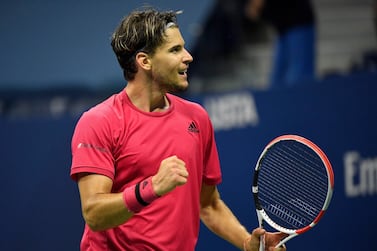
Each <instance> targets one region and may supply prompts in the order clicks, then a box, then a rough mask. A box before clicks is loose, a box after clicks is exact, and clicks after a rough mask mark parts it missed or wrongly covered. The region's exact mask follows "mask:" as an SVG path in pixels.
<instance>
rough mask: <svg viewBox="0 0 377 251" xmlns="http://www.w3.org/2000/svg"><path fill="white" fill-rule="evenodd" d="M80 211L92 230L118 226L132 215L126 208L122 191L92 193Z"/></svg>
mask: <svg viewBox="0 0 377 251" xmlns="http://www.w3.org/2000/svg"><path fill="white" fill-rule="evenodd" d="M82 211H83V216H84V219H85V222H86V223H87V224H88V226H89V227H90V229H92V230H93V231H102V230H106V229H109V228H113V227H116V226H119V225H121V224H123V223H124V222H126V221H127V220H128V219H129V218H131V217H132V215H133V213H132V212H130V211H129V210H128V209H127V208H126V205H125V203H124V200H123V194H122V193H109V194H95V195H92V196H91V197H90V198H88V200H87V201H86V203H85V207H83V209H82Z"/></svg>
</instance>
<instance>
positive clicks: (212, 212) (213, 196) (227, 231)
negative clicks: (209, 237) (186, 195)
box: [200, 184, 286, 251]
mask: <svg viewBox="0 0 377 251" xmlns="http://www.w3.org/2000/svg"><path fill="white" fill-rule="evenodd" d="M200 205H201V208H200V218H201V220H202V222H203V223H204V224H205V225H206V226H207V227H208V228H209V229H210V230H211V231H212V232H214V233H215V234H217V235H218V236H220V237H222V238H223V239H225V240H227V241H228V242H230V243H232V244H233V245H234V246H236V247H238V248H239V249H241V250H247V251H251V250H252V251H258V250H259V240H260V236H262V235H265V238H266V243H265V244H266V246H265V248H266V250H276V251H285V250H286V249H285V247H281V248H277V249H275V248H274V247H275V246H276V245H277V244H278V243H279V241H280V239H282V238H283V237H285V236H286V234H283V233H268V232H266V231H265V230H264V229H261V228H256V229H254V230H253V232H252V233H251V234H250V233H249V232H248V231H247V230H246V229H245V227H244V226H242V225H241V223H240V222H239V221H238V220H237V218H236V217H235V216H234V214H233V213H232V212H231V210H230V209H229V208H228V206H227V205H226V204H225V203H224V202H223V201H222V200H221V198H220V194H219V192H218V190H217V188H216V186H208V185H205V184H203V187H202V191H201V194H200ZM244 245H245V246H244Z"/></svg>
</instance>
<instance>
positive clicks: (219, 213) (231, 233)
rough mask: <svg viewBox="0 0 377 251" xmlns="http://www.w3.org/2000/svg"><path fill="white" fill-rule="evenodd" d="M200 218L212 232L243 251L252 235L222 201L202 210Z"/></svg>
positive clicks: (217, 201) (219, 200)
mask: <svg viewBox="0 0 377 251" xmlns="http://www.w3.org/2000/svg"><path fill="white" fill-rule="evenodd" d="M200 216H201V220H202V222H203V223H204V224H205V225H206V226H207V227H208V228H209V229H210V230H211V231H212V232H214V233H215V234H217V235H218V236H220V237H221V238H223V239H225V240H227V241H228V242H230V243H232V244H233V245H234V246H236V247H238V248H239V249H241V250H243V243H244V240H245V239H246V238H247V237H248V236H250V234H249V233H248V231H247V230H246V228H245V227H244V226H242V225H241V223H240V222H239V221H238V219H237V218H236V217H235V216H234V214H233V213H232V212H231V210H230V209H229V208H228V207H227V206H226V204H225V203H224V202H223V201H222V200H221V199H218V200H216V202H215V203H213V204H211V205H209V206H207V207H204V208H202V209H201V212H200Z"/></svg>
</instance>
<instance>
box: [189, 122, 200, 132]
mask: <svg viewBox="0 0 377 251" xmlns="http://www.w3.org/2000/svg"><path fill="white" fill-rule="evenodd" d="M187 130H188V131H189V132H194V133H199V129H198V128H197V127H196V125H195V123H194V121H192V122H191V123H190V125H189V127H188V128H187Z"/></svg>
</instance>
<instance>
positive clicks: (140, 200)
mask: <svg viewBox="0 0 377 251" xmlns="http://www.w3.org/2000/svg"><path fill="white" fill-rule="evenodd" d="M135 196H136V199H137V201H138V202H139V203H140V205H143V206H148V205H149V203H147V202H146V201H144V200H143V198H142V197H141V195H140V182H139V183H137V184H136V186H135Z"/></svg>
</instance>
